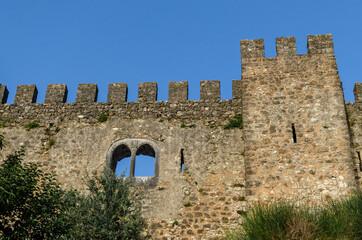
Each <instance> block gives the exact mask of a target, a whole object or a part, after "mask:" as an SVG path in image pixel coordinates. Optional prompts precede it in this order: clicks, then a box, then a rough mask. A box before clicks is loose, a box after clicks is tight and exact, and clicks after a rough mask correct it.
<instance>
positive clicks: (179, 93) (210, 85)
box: [0, 80, 242, 105]
mask: <svg viewBox="0 0 362 240" xmlns="http://www.w3.org/2000/svg"><path fill="white" fill-rule="evenodd" d="M232 88H233V89H232V92H233V97H232V99H233V100H241V97H242V93H241V81H240V80H233V87H232ZM157 91H158V89H157V83H156V82H143V83H140V84H139V87H138V102H140V103H141V102H155V101H157ZM188 93H189V87H188V82H187V81H182V82H169V90H168V94H169V97H168V101H169V102H187V101H189V96H188V95H189V94H188ZM8 94H9V91H8V90H7V88H6V86H5V85H0V98H1V100H2V101H1V103H2V104H6V103H7V97H8ZM37 95H38V90H37V88H36V86H35V85H21V86H18V89H17V92H16V96H15V101H14V104H17V105H20V104H22V105H23V104H31V103H36V100H37ZM67 95H68V88H67V86H66V85H65V84H48V87H47V90H46V95H45V101H44V103H45V104H62V103H66V102H67ZM127 95H128V87H127V84H126V83H111V84H109V87H108V95H107V103H124V102H127ZM97 98H98V87H97V84H93V83H92V84H79V85H78V91H77V97H76V103H92V102H97ZM200 101H220V81H218V80H214V81H201V82H200Z"/></svg>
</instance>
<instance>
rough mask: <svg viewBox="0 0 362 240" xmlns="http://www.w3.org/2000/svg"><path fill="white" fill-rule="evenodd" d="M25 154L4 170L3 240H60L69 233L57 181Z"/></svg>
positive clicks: (0, 192)
mask: <svg viewBox="0 0 362 240" xmlns="http://www.w3.org/2000/svg"><path fill="white" fill-rule="evenodd" d="M23 155H24V151H23V150H21V151H19V152H16V153H15V154H12V155H9V156H8V157H7V159H6V160H5V161H4V162H3V164H2V165H1V166H0V206H1V207H0V239H56V238H58V237H60V236H62V235H63V234H65V233H66V232H67V229H68V228H69V223H68V222H67V221H66V215H65V214H64V211H63V209H64V205H63V202H62V196H63V194H64V192H63V191H62V190H61V189H60V187H59V185H58V183H57V181H56V180H55V177H54V176H53V175H51V174H48V173H44V172H43V171H41V170H40V169H39V168H38V166H37V165H36V164H34V163H28V164H23V163H22V156H23Z"/></svg>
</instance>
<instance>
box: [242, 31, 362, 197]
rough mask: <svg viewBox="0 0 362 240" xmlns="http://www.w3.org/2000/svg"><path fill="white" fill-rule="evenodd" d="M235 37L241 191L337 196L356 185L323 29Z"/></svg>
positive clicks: (329, 46)
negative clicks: (299, 36)
mask: <svg viewBox="0 0 362 240" xmlns="http://www.w3.org/2000/svg"><path fill="white" fill-rule="evenodd" d="M276 49H277V57H275V58H265V57H264V43H263V40H244V41H241V57H242V85H243V88H242V90H243V93H244V95H243V116H244V137H245V150H246V151H245V161H246V175H247V195H248V199H250V200H266V199H269V198H275V197H283V198H290V199H294V200H305V199H315V200H320V199H323V198H325V197H331V198H336V197H338V196H340V195H345V194H348V193H349V192H350V191H351V190H353V189H355V188H356V179H355V173H354V163H353V159H352V151H351V139H350V134H349V128H348V124H347V114H346V110H345V103H344V96H343V90H342V87H341V81H340V79H339V75H338V70H337V63H336V60H335V57H334V50H333V41H332V36H331V35H330V34H327V35H317V36H308V54H305V55H297V54H296V44H295V38H294V37H290V38H277V40H276Z"/></svg>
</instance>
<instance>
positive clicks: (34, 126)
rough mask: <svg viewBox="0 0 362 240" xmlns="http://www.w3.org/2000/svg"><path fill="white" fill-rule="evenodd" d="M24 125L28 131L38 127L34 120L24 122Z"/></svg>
mask: <svg viewBox="0 0 362 240" xmlns="http://www.w3.org/2000/svg"><path fill="white" fill-rule="evenodd" d="M24 127H25V129H26V131H30V129H33V128H37V127H39V124H38V123H37V122H36V121H31V122H29V123H27V124H25V126H24Z"/></svg>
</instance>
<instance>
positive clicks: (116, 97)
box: [107, 83, 128, 103]
mask: <svg viewBox="0 0 362 240" xmlns="http://www.w3.org/2000/svg"><path fill="white" fill-rule="evenodd" d="M127 95H128V88H127V84H126V83H110V84H109V85H108V96H107V102H112V103H120V102H126V101H127Z"/></svg>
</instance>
